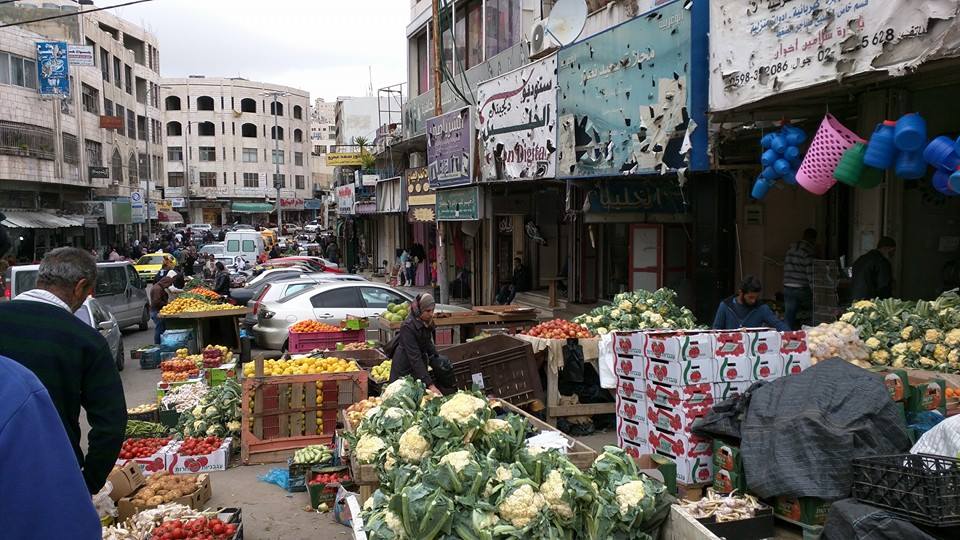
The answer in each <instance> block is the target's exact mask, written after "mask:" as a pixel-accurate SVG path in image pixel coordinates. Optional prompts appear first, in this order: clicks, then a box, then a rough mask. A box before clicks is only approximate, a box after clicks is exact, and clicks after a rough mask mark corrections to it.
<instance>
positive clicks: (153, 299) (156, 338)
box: [150, 273, 173, 345]
mask: <svg viewBox="0 0 960 540" xmlns="http://www.w3.org/2000/svg"><path fill="white" fill-rule="evenodd" d="M172 285H173V278H171V277H170V275H169V273H168V274H164V275H163V277H161V278H160V279H158V280H157V282H156V283H154V284H153V287H151V288H150V318H151V319H152V320H153V344H154V345H159V344H160V337H161V336H162V335H163V333H164V331H166V329H167V323H166V321H164V320H163V318H162V317H160V310H161V309H163V307H164V306H166V305H167V304H169V303H170V293H169V292H167V289H169V288H170V286H172Z"/></svg>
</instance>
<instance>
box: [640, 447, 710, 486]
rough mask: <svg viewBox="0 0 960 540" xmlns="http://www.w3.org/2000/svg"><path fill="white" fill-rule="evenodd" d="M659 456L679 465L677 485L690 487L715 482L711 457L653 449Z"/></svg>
mask: <svg viewBox="0 0 960 540" xmlns="http://www.w3.org/2000/svg"><path fill="white" fill-rule="evenodd" d="M653 451H654V453H656V454H657V455H660V456H663V457H666V458H669V459H671V460H672V461H673V462H674V463H676V465H677V483H678V484H685V485H688V486H693V485H703V484H710V483H712V482H713V461H712V460H711V457H710V456H709V455H705V456H704V455H695V456H691V455H675V454H673V453H672V452H670V451H669V450H661V449H659V448H657V447H654V448H653Z"/></svg>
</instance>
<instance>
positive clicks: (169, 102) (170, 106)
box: [164, 96, 180, 111]
mask: <svg viewBox="0 0 960 540" xmlns="http://www.w3.org/2000/svg"><path fill="white" fill-rule="evenodd" d="M164 108H166V109H167V110H168V111H179V110H180V98H178V97H177V96H167V99H165V100H164Z"/></svg>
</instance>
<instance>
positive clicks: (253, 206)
mask: <svg viewBox="0 0 960 540" xmlns="http://www.w3.org/2000/svg"><path fill="white" fill-rule="evenodd" d="M275 210H276V206H275V205H273V204H271V203H267V202H263V201H259V202H254V201H233V202H231V203H230V216H229V222H230V223H242V224H245V225H259V224H261V223H266V222H268V221H270V214H272V213H274V211H275Z"/></svg>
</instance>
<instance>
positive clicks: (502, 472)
mask: <svg viewBox="0 0 960 540" xmlns="http://www.w3.org/2000/svg"><path fill="white" fill-rule="evenodd" d="M494 476H495V477H496V479H497V481H498V482H506V481H507V480H511V479H512V478H513V471H511V470H510V469H508V468H506V467H504V466H503V465H497V470H496V472H495V473H494Z"/></svg>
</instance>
